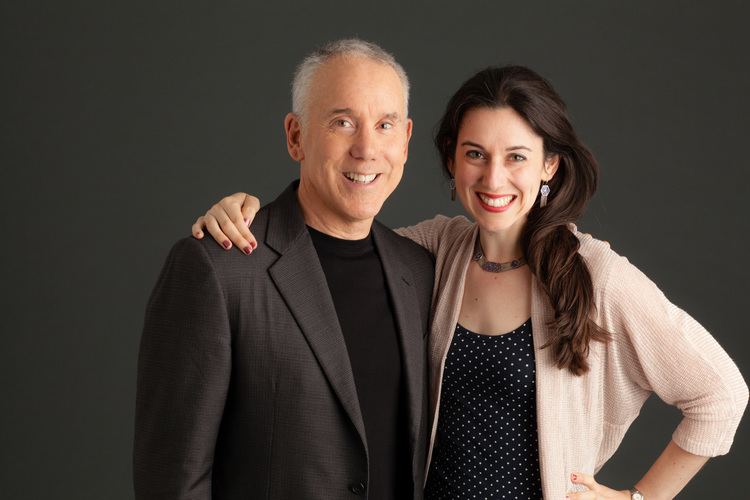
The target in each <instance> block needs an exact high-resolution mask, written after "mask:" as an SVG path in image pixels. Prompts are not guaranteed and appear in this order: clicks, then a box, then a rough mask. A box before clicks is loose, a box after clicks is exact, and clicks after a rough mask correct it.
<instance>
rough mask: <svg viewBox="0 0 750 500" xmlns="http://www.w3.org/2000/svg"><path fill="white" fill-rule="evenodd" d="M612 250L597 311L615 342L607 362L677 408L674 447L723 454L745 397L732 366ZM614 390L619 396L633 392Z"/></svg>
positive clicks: (716, 346) (705, 335) (709, 454)
mask: <svg viewBox="0 0 750 500" xmlns="http://www.w3.org/2000/svg"><path fill="white" fill-rule="evenodd" d="M610 252H611V253H612V254H614V252H612V251H611V250H610ZM614 255H615V257H614V258H612V259H611V260H610V269H609V273H608V277H607V278H606V285H605V286H604V287H603V289H602V290H601V291H600V293H601V302H600V311H599V312H600V314H601V315H602V316H601V317H602V318H604V321H605V325H603V326H605V327H606V328H607V330H608V331H609V332H610V333H612V335H613V338H612V340H611V342H614V343H615V345H614V346H612V348H611V349H610V351H611V352H614V353H615V354H614V356H613V360H612V364H613V365H619V370H620V371H621V372H623V373H625V374H626V375H627V378H628V379H629V381H630V384H635V385H637V386H640V387H641V388H642V389H646V390H650V391H654V392H655V393H656V394H657V395H658V396H659V397H660V398H661V399H662V400H663V401H665V402H667V403H669V404H671V405H674V406H676V407H678V408H679V409H680V411H681V412H682V415H683V419H682V421H681V422H680V423H679V425H678V426H677V428H676V429H675V431H674V433H673V435H672V439H673V440H674V441H675V443H676V444H677V445H678V446H679V447H680V448H682V449H684V450H686V451H688V452H690V453H693V454H695V455H701V456H707V457H713V456H717V455H723V454H725V453H727V452H728V451H729V448H730V446H731V444H732V440H733V439H734V434H735V432H736V430H737V426H738V425H739V422H740V419H741V418H742V414H743V412H744V410H745V406H746V405H747V400H748V389H747V385H746V384H745V381H744V380H743V378H742V375H741V374H740V372H739V370H738V369H737V366H736V365H735V364H734V362H733V361H732V359H731V358H730V357H729V355H727V353H726V352H725V351H724V350H723V349H722V348H721V346H720V345H719V344H718V342H716V340H715V339H714V338H713V337H712V336H711V335H710V334H709V333H708V332H707V331H706V329H705V328H703V327H702V326H701V325H700V324H699V323H698V322H697V321H696V320H694V319H693V318H692V317H690V315H688V314H687V313H686V312H684V311H683V310H681V309H680V308H679V307H677V306H675V305H674V304H672V303H671V302H670V301H669V300H668V299H667V298H666V297H665V296H664V294H663V293H662V292H661V290H659V288H658V287H657V286H656V285H655V284H654V283H653V282H652V281H651V280H649V279H648V278H647V277H646V276H645V275H644V274H643V273H642V272H640V271H639V270H638V269H637V268H636V267H635V266H633V265H632V264H630V262H628V260H627V259H626V258H624V257H621V256H618V255H616V254H614ZM621 389H622V390H621V391H620V396H621V397H622V398H628V397H630V395H631V394H633V392H632V391H628V390H627V387H622V388H621Z"/></svg>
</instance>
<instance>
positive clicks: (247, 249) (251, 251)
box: [245, 247, 253, 255]
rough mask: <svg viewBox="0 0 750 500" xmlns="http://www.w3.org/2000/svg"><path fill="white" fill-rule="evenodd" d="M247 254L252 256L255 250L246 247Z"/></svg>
mask: <svg viewBox="0 0 750 500" xmlns="http://www.w3.org/2000/svg"><path fill="white" fill-rule="evenodd" d="M245 253H246V254H248V255H250V254H251V253H253V249H252V248H250V247H245Z"/></svg>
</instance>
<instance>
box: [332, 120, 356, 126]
mask: <svg viewBox="0 0 750 500" xmlns="http://www.w3.org/2000/svg"><path fill="white" fill-rule="evenodd" d="M333 123H334V125H336V126H337V127H344V128H348V127H353V126H354V125H353V124H352V122H350V121H349V120H345V119H344V118H340V119H338V120H336V121H334V122H333Z"/></svg>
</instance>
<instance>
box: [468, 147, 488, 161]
mask: <svg viewBox="0 0 750 500" xmlns="http://www.w3.org/2000/svg"><path fill="white" fill-rule="evenodd" d="M466 156H468V157H469V158H471V159H472V160H481V159H482V158H484V154H482V152H481V151H477V150H475V149H472V150H470V151H467V152H466Z"/></svg>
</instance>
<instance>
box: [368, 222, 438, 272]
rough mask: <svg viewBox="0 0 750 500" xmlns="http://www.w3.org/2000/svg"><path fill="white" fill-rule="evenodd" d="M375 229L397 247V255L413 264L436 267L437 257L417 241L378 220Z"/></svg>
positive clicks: (388, 242)
mask: <svg viewBox="0 0 750 500" xmlns="http://www.w3.org/2000/svg"><path fill="white" fill-rule="evenodd" d="M373 229H374V230H376V231H378V235H379V236H380V237H381V238H382V239H383V240H384V241H385V243H386V244H388V245H391V246H392V247H393V248H395V249H396V252H397V255H399V257H401V258H402V259H404V260H406V261H407V262H408V263H410V264H413V265H420V264H421V265H427V266H430V267H431V268H433V269H434V267H435V259H434V257H433V256H432V254H431V253H430V252H429V251H428V250H427V249H426V248H424V247H423V246H422V245H419V244H418V243H415V242H414V241H412V240H410V239H409V238H407V237H405V236H401V235H400V234H398V233H396V232H395V231H393V229H391V228H389V227H388V226H386V225H384V224H382V223H380V222H378V221H377V220H376V221H374V222H373Z"/></svg>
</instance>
